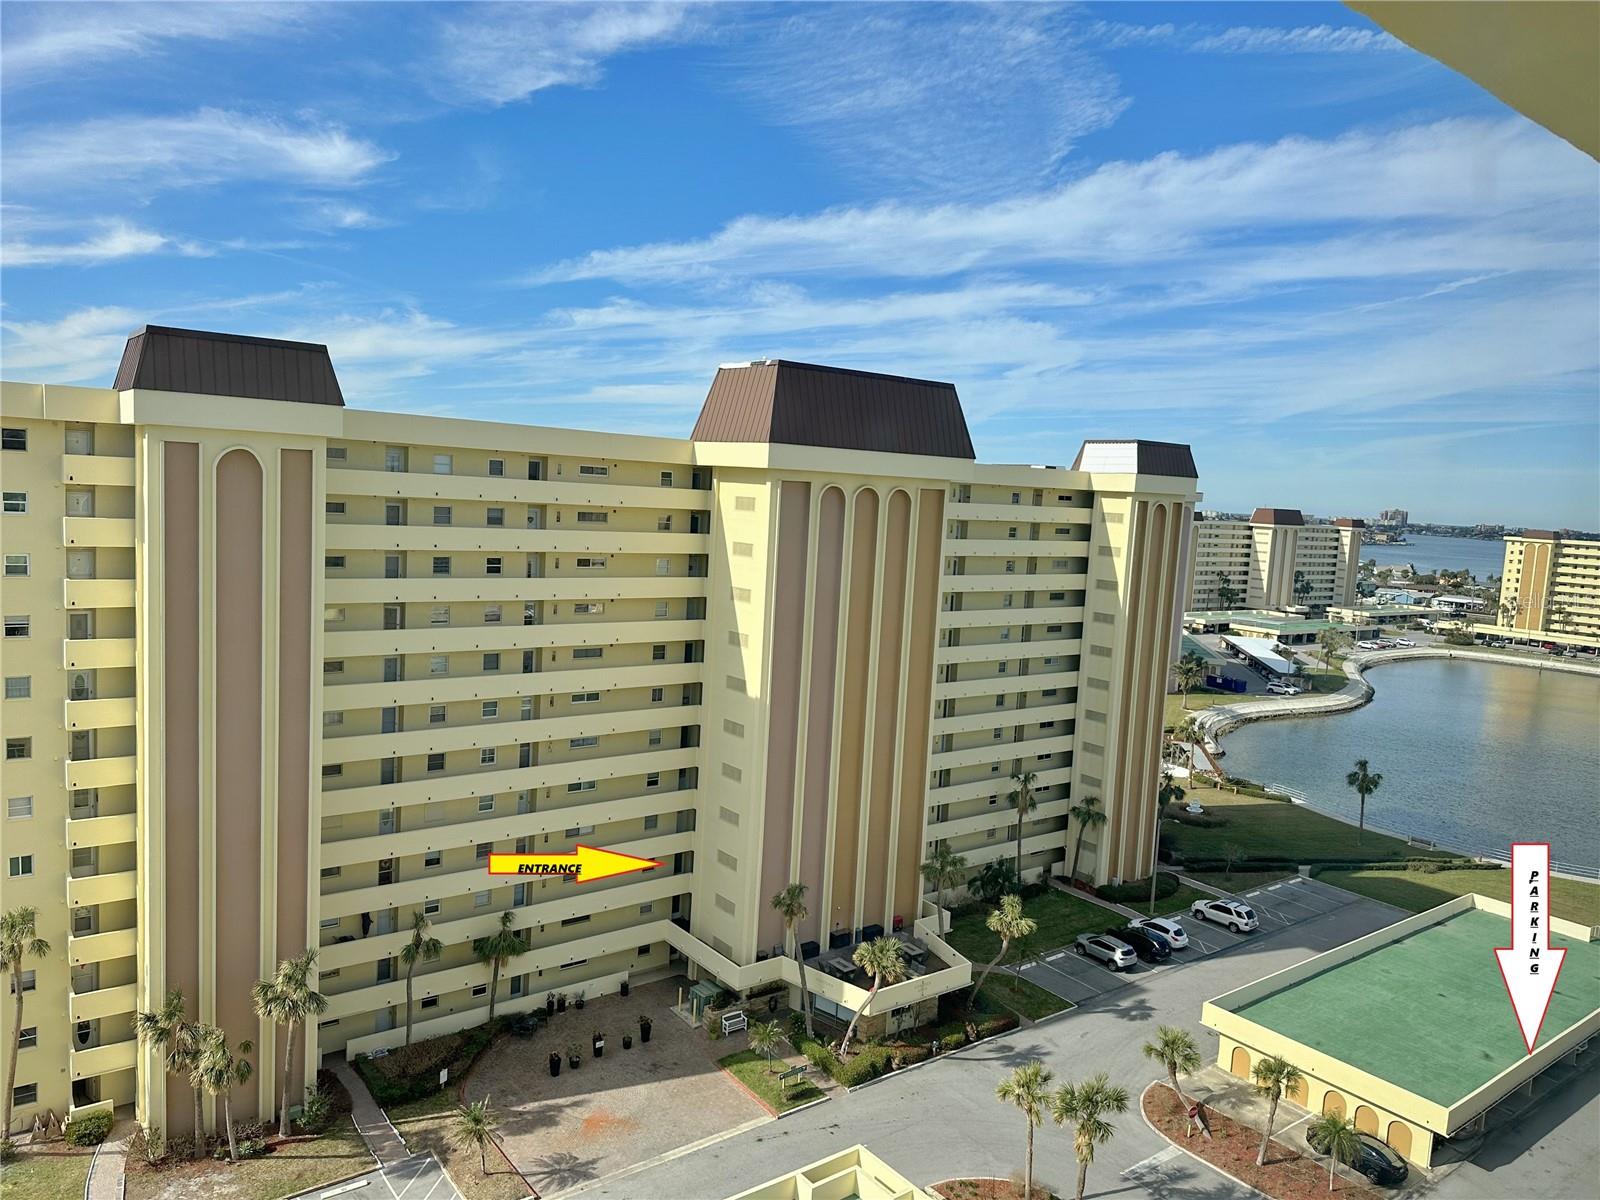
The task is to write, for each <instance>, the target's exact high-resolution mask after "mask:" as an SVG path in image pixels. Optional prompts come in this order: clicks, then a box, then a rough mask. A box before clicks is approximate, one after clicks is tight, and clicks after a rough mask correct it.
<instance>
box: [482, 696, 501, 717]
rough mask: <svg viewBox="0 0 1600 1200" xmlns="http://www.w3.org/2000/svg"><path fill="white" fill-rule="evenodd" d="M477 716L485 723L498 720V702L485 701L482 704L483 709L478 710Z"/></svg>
mask: <svg viewBox="0 0 1600 1200" xmlns="http://www.w3.org/2000/svg"><path fill="white" fill-rule="evenodd" d="M479 715H480V716H482V717H483V719H484V720H485V721H494V720H498V719H499V717H500V701H498V700H485V701H484V702H483V707H482V708H481V709H480V710H479Z"/></svg>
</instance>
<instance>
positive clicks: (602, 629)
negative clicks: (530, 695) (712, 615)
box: [323, 612, 706, 658]
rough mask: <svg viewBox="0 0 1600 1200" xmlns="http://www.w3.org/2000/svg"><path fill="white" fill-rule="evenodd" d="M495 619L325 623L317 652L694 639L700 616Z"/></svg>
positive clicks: (701, 629)
mask: <svg viewBox="0 0 1600 1200" xmlns="http://www.w3.org/2000/svg"><path fill="white" fill-rule="evenodd" d="M506 617H507V619H506V620H505V621H504V622H502V623H501V624H499V625H467V626H450V625H429V624H421V625H417V626H415V627H413V628H410V629H359V630H356V629H351V630H345V629H329V630H328V631H327V633H325V634H324V635H323V653H324V654H326V655H327V657H329V658H362V657H369V656H370V657H378V656H380V655H386V654H421V653H429V654H450V653H463V652H470V651H484V650H542V649H547V648H552V647H560V648H563V649H564V648H566V647H569V646H616V645H627V644H634V645H637V644H640V643H644V642H651V643H655V642H698V641H702V640H704V638H705V635H706V623H705V622H704V621H667V620H660V621H656V620H647V619H641V620H637V621H594V622H591V621H587V620H583V619H575V620H571V621H549V622H545V623H544V624H541V625H524V624H523V623H522V614H521V612H517V613H507V614H506Z"/></svg>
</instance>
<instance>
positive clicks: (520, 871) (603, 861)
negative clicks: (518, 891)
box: [489, 846, 661, 883]
mask: <svg viewBox="0 0 1600 1200" xmlns="http://www.w3.org/2000/svg"><path fill="white" fill-rule="evenodd" d="M660 865H661V864H660V863H659V862H657V861H656V860H655V859H653V858H640V857H639V856H638V855H636V854H622V853H619V852H618V851H616V850H602V849H600V847H598V846H579V847H578V848H577V849H575V850H573V851H572V852H571V853H569V854H491V855H489V874H491V875H523V876H534V877H536V878H537V877H540V876H543V877H545V878H550V877H564V878H567V879H571V880H572V881H573V882H574V883H593V882H594V881H595V880H597V879H610V878H611V877H612V876H613V875H626V874H627V873H628V872H629V871H648V870H649V869H650V868H651V867H659V866H660Z"/></svg>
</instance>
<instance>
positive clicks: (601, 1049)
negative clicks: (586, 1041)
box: [594, 1038, 606, 1058]
mask: <svg viewBox="0 0 1600 1200" xmlns="http://www.w3.org/2000/svg"><path fill="white" fill-rule="evenodd" d="M594 1056H595V1057H596V1058H604V1057H605V1056H606V1040H605V1038H595V1040H594Z"/></svg>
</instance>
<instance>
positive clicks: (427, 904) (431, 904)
mask: <svg viewBox="0 0 1600 1200" xmlns="http://www.w3.org/2000/svg"><path fill="white" fill-rule="evenodd" d="M422 915H423V916H425V917H437V916H438V915H439V902H438V901H437V900H424V901H423V902H422Z"/></svg>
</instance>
